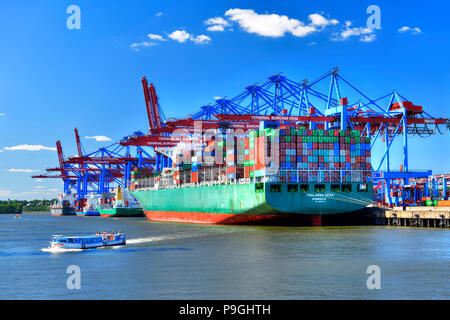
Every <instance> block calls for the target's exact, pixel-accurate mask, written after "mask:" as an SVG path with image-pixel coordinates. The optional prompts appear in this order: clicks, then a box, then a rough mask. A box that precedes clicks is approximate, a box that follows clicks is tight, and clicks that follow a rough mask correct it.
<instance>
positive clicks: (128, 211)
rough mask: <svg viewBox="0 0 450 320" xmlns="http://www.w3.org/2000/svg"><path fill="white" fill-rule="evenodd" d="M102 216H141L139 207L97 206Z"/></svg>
mask: <svg viewBox="0 0 450 320" xmlns="http://www.w3.org/2000/svg"><path fill="white" fill-rule="evenodd" d="M97 210H98V212H99V213H100V216H102V217H142V216H144V214H143V212H142V209H141V208H97Z"/></svg>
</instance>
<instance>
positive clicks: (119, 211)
mask: <svg viewBox="0 0 450 320" xmlns="http://www.w3.org/2000/svg"><path fill="white" fill-rule="evenodd" d="M99 202H100V205H99V206H98V207H97V211H98V212H99V213H100V216H102V217H142V216H144V214H143V213H142V208H141V206H140V205H139V203H138V202H137V201H136V200H135V199H134V198H133V197H132V196H131V195H130V194H129V193H128V192H127V190H123V189H122V188H121V187H120V186H118V187H117V188H116V192H115V193H110V194H103V195H102V197H101V198H100V201H99Z"/></svg>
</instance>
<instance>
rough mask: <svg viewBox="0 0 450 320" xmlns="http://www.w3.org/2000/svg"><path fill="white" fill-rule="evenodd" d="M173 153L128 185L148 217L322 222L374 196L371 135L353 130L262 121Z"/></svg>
mask: <svg viewBox="0 0 450 320" xmlns="http://www.w3.org/2000/svg"><path fill="white" fill-rule="evenodd" d="M269 126H272V127H273V128H270V127H269ZM172 151H173V152H172V160H173V164H172V168H165V169H164V170H163V171H162V172H158V173H157V174H154V175H153V176H151V177H145V176H143V175H139V173H138V172H137V173H138V174H137V175H136V176H135V177H137V179H135V180H134V181H132V182H131V186H130V189H131V190H130V191H131V194H132V195H133V197H134V198H136V199H137V200H138V202H139V203H140V205H141V207H142V209H143V210H144V213H145V215H146V216H147V218H148V219H150V220H158V221H173V222H190V223H212V224H254V223H261V224H272V223H273V224H278V223H280V222H281V223H282V224H286V223H287V224H289V223H290V222H291V221H293V222H297V221H298V222H300V224H305V225H321V216H322V215H332V214H340V213H347V212H353V211H357V210H360V209H362V208H364V207H366V206H367V205H369V204H371V203H372V200H373V185H372V182H371V165H370V139H369V138H365V137H361V132H359V131H356V130H337V129H333V130H319V129H316V130H310V129H307V128H306V127H305V126H303V125H288V126H286V125H283V127H282V128H281V127H279V123H277V122H270V123H268V122H267V123H266V122H261V123H260V129H259V130H253V131H250V132H249V134H248V136H247V135H236V136H234V135H227V134H225V135H224V133H218V134H217V137H216V139H214V140H209V141H207V143H204V144H203V143H199V144H195V143H193V144H192V145H189V148H188V147H186V145H184V144H180V145H179V146H178V147H176V148H174V149H173V150H172ZM211 158H213V159H214V161H213V163H211V162H208V161H207V160H208V159H211ZM204 160H205V161H204ZM295 224H297V223H295Z"/></svg>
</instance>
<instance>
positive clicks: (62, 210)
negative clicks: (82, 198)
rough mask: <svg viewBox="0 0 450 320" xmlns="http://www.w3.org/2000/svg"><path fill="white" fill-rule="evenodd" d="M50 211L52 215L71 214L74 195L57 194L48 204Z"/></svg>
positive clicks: (72, 213)
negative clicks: (52, 201) (54, 199)
mask: <svg viewBox="0 0 450 320" xmlns="http://www.w3.org/2000/svg"><path fill="white" fill-rule="evenodd" d="M50 212H51V214H52V215H53V216H73V215H75V209H74V196H73V195H71V194H63V193H62V194H59V195H58V197H57V198H56V201H55V202H54V203H52V204H51V205H50Z"/></svg>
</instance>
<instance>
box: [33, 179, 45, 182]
mask: <svg viewBox="0 0 450 320" xmlns="http://www.w3.org/2000/svg"><path fill="white" fill-rule="evenodd" d="M35 181H36V182H43V181H44V180H42V179H36V180H35Z"/></svg>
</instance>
